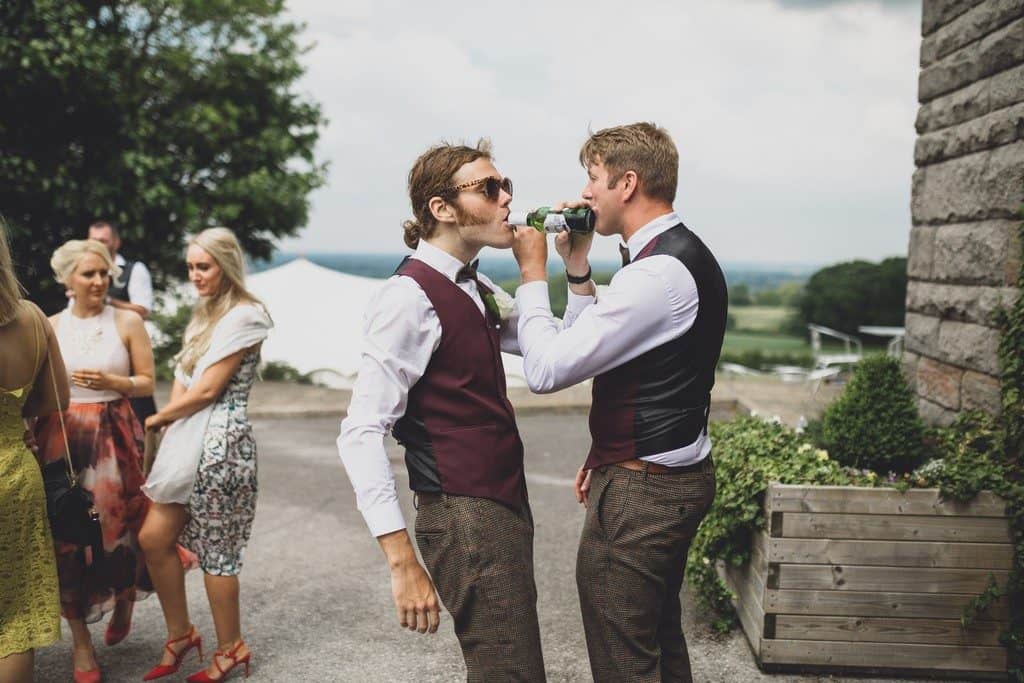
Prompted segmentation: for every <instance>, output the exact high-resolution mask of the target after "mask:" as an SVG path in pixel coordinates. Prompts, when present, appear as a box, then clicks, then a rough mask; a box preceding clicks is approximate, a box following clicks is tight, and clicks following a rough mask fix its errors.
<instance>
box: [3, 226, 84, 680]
mask: <svg viewBox="0 0 1024 683" xmlns="http://www.w3.org/2000/svg"><path fill="white" fill-rule="evenodd" d="M20 293H21V290H20V287H19V286H18V282H17V280H15V277H14V269H13V267H12V265H11V252H10V249H9V248H8V245H7V237H6V231H5V229H4V226H3V224H2V223H0V681H5V683H6V682H11V683H30V682H31V681H32V669H33V665H34V659H33V658H34V648H37V647H43V646H45V645H50V644H51V643H53V642H55V641H56V640H58V639H59V638H60V598H59V594H58V589H57V565H56V561H55V558H54V554H53V540H52V538H51V537H50V526H49V521H48V520H47V518H46V498H45V496H44V495H43V478H42V474H41V473H40V470H39V464H38V463H37V462H36V459H35V458H34V457H33V456H32V453H31V452H30V451H29V450H28V448H26V447H25V443H24V439H23V436H24V433H25V425H24V421H23V419H24V418H26V417H36V416H40V415H48V414H50V413H53V412H56V411H58V410H61V409H63V408H66V407H67V405H68V378H67V374H66V373H65V371H64V363H63V361H62V360H61V355H60V349H59V348H58V346H57V340H56V338H55V336H54V333H53V329H52V328H51V327H50V324H49V323H48V322H47V320H46V317H45V316H44V315H43V313H42V311H40V310H39V309H38V308H36V307H35V306H34V305H33V304H30V303H28V302H27V301H23V300H22V299H21V296H20ZM51 364H52V370H53V374H54V376H55V377H56V384H57V387H56V392H57V393H55V390H54V384H53V380H51V378H50V372H51ZM57 394H59V395H57Z"/></svg>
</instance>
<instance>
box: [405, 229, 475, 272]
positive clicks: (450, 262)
mask: <svg viewBox="0 0 1024 683" xmlns="http://www.w3.org/2000/svg"><path fill="white" fill-rule="evenodd" d="M412 257H413V258H414V259H416V260H417V261H423V262H424V263H426V264H427V265H428V266H430V267H431V268H433V269H434V270H436V271H437V272H439V273H441V274H442V275H444V276H445V277H446V278H448V279H449V280H451V281H452V282H455V276H456V275H458V273H459V271H460V270H461V269H462V267H463V266H464V265H466V264H465V263H463V262H462V261H460V260H459V259H457V258H455V257H454V256H452V255H451V254H449V253H448V252H447V251H445V250H444V249H440V248H438V247H435V246H434V245H433V244H431V243H430V242H427V241H426V240H422V239H421V240H420V243H419V244H418V245H417V246H416V252H415V253H414V254H413V255H412Z"/></svg>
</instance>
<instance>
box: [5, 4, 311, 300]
mask: <svg viewBox="0 0 1024 683" xmlns="http://www.w3.org/2000/svg"><path fill="white" fill-rule="evenodd" d="M282 12H283V0H10V1H9V2H4V3H0V101H3V102H4V103H5V104H4V106H3V107H0V213H2V214H4V215H5V217H6V218H7V220H8V222H9V223H10V228H11V232H12V242H13V248H14V256H15V259H16V262H17V266H18V269H19V271H20V272H19V275H20V276H21V279H22V281H23V282H24V284H25V285H26V286H27V287H28V288H29V290H30V295H31V296H32V297H33V298H34V299H36V300H37V301H38V302H39V303H41V304H42V305H43V306H44V307H46V308H49V309H53V308H54V307H55V306H57V305H59V304H60V302H61V301H62V300H63V293H62V291H61V288H60V287H58V286H57V285H56V283H54V282H53V278H52V277H51V274H50V269H49V265H48V263H49V258H50V255H51V253H52V251H53V249H54V248H55V247H57V246H58V245H59V244H61V243H62V242H64V241H65V240H67V239H71V238H74V237H83V236H84V235H85V230H86V227H87V226H88V224H89V223H90V222H91V221H92V220H94V219H96V218H100V217H102V218H105V219H107V220H112V221H114V222H115V223H117V224H119V225H120V227H121V232H122V237H123V239H124V242H125V245H124V251H125V253H126V255H127V256H129V257H130V258H135V259H139V260H142V261H144V262H146V263H147V264H148V265H149V266H150V268H151V270H152V271H153V273H154V277H155V279H156V281H157V284H158V285H160V284H162V283H163V282H164V281H165V280H166V278H167V277H168V276H169V275H171V274H178V273H180V272H181V247H182V245H183V242H184V238H185V235H187V234H188V233H192V232H196V231H198V230H201V229H203V228H206V227H210V226H212V225H224V226H227V227H229V228H231V229H233V230H234V231H235V232H236V234H237V235H238V237H239V239H240V241H241V242H242V245H243V247H244V248H245V250H246V251H247V253H248V254H249V255H250V256H253V257H258V258H266V257H268V256H269V255H270V253H271V251H272V240H273V238H275V237H281V236H286V235H292V234H294V233H295V232H296V231H297V230H298V228H299V227H301V226H302V225H304V224H305V222H306V220H307V212H308V200H307V195H308V194H309V192H310V191H311V190H313V189H314V188H316V187H318V186H320V185H321V184H322V182H323V178H324V173H325V171H326V168H325V166H324V165H323V164H320V163H318V162H317V161H316V160H315V159H314V154H313V148H314V145H315V143H316V140H317V138H318V136H319V129H320V127H321V126H322V124H323V123H324V121H323V119H322V117H321V114H320V108H319V106H318V105H317V104H316V103H314V102H310V101H307V100H305V99H303V98H301V97H299V96H298V95H296V94H295V93H294V92H293V90H292V88H293V86H294V84H295V81H296V80H297V79H298V78H299V77H300V76H301V74H302V67H301V66H300V65H299V62H298V57H299V56H300V54H301V53H302V48H301V47H300V46H299V44H298V35H299V31H300V30H301V26H299V25H297V24H294V23H290V22H287V21H285V20H284V19H282Z"/></svg>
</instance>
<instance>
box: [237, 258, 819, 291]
mask: <svg viewBox="0 0 1024 683" xmlns="http://www.w3.org/2000/svg"><path fill="white" fill-rule="evenodd" d="M300 256H301V257H304V258H307V259H309V260H310V261H312V262H313V263H316V264H317V265H320V266H323V267H324V268H330V269H332V270H337V271H340V272H342V273H350V274H352V275H361V276H363V277H377V278H385V277H389V276H390V275H391V274H392V273H394V272H395V268H397V267H398V264H399V263H401V262H402V259H403V258H404V257H405V254H340V253H330V252H312V253H305V254H295V253H288V252H277V253H275V254H274V256H273V258H271V260H270V261H258V262H256V263H254V264H252V272H260V271H263V270H267V269H269V268H273V267H276V266H280V265H284V264H285V263H288V262H289V261H292V260H294V259H296V258H299V257H300ZM591 265H592V267H593V269H594V271H596V272H614V271H616V270H618V269H619V263H618V262H617V261H608V260H605V261H601V260H598V261H594V262H593V263H592V264H591ZM722 268H723V270H724V271H725V278H726V280H728V281H729V284H730V285H738V284H746V285H747V286H748V287H749V288H750V289H751V291H758V290H762V289H774V288H776V287H778V286H779V285H780V284H782V283H784V282H804V281H806V280H807V278H809V277H810V276H811V275H812V274H813V273H814V272H815V271H817V270H818V269H819V268H820V266H816V265H805V264H794V265H788V264H785V265H777V264H764V265H760V264H756V263H724V264H722ZM480 270H481V271H483V272H484V273H486V274H487V275H488V277H490V278H491V279H492V280H494V281H495V282H501V281H503V280H514V279H516V278H518V277H519V268H518V266H516V262H515V261H514V260H512V259H511V258H507V257H504V256H500V257H494V256H483V257H481V258H480ZM548 270H549V272H550V273H551V274H552V275H554V274H556V273H559V272H561V270H562V269H561V268H560V267H559V265H558V261H557V260H556V259H554V258H553V259H552V260H551V263H550V264H549V266H548Z"/></svg>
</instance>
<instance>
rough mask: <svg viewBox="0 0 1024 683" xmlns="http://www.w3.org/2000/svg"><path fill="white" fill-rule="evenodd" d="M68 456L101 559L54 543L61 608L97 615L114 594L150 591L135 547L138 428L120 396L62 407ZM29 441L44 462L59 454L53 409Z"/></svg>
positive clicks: (71, 614)
mask: <svg viewBox="0 0 1024 683" xmlns="http://www.w3.org/2000/svg"><path fill="white" fill-rule="evenodd" d="M64 424H65V426H66V428H67V434H68V446H69V448H70V451H71V461H72V463H73V464H74V466H75V471H76V472H77V474H78V478H79V481H81V483H82V486H83V487H84V488H85V489H86V490H88V491H90V492H91V493H92V495H93V500H94V503H95V506H96V511H97V512H98V513H99V516H100V526H101V527H102V530H103V555H104V556H103V557H102V558H95V557H92V551H91V549H82V548H79V547H78V546H74V545H71V544H68V543H64V542H61V541H55V546H56V551H57V576H58V579H59V582H60V605H61V613H62V614H63V615H64V616H65V617H66V618H68V619H84V620H85V621H87V622H93V621H97V620H99V619H100V618H101V617H102V616H103V614H104V613H105V612H107V611H109V610H111V609H113V607H114V603H115V601H116V600H136V599H139V598H141V597H144V596H145V595H148V594H149V593H150V592H152V590H153V586H152V583H151V582H150V580H149V573H148V571H147V570H146V562H145V559H144V557H143V555H142V552H141V550H140V549H139V543H138V533H139V529H140V528H141V527H142V522H143V520H144V519H145V516H146V512H147V510H148V509H149V499H148V498H146V496H145V495H144V494H143V493H142V491H141V490H140V486H141V485H142V481H143V477H142V469H141V464H142V428H141V426H140V425H139V423H138V421H137V420H136V419H135V414H134V413H132V409H131V405H130V404H129V403H128V401H127V399H120V400H116V401H110V402H107V403H72V404H71V405H70V406H69V408H68V410H66V411H65V412H64ZM35 436H36V442H37V443H38V444H39V449H40V456H41V457H42V460H43V461H44V462H47V463H49V462H53V461H55V460H63V459H64V436H63V434H62V433H61V426H60V420H59V418H58V414H57V413H54V414H53V415H49V416H47V417H44V418H40V419H39V422H38V423H37V424H36V432H35Z"/></svg>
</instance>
